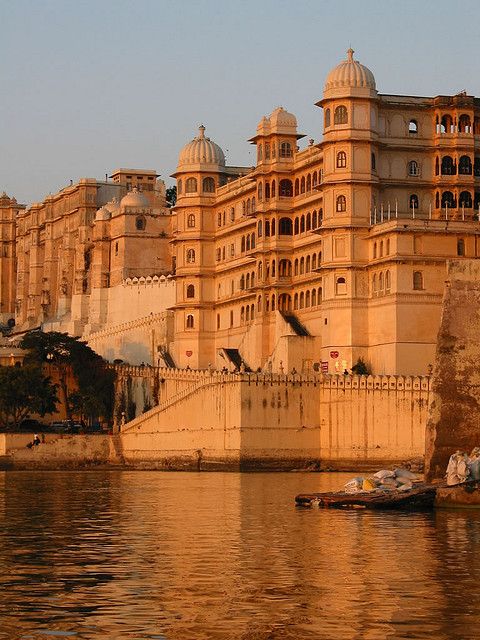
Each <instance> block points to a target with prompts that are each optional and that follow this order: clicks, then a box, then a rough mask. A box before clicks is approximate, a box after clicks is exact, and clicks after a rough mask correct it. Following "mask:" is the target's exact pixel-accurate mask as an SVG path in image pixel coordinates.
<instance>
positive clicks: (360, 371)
mask: <svg viewBox="0 0 480 640" xmlns="http://www.w3.org/2000/svg"><path fill="white" fill-rule="evenodd" d="M352 373H353V374H355V375H357V376H369V375H370V371H369V368H368V366H367V364H366V363H365V361H364V359H363V358H359V359H358V360H357V362H356V363H355V364H354V365H353V367H352Z"/></svg>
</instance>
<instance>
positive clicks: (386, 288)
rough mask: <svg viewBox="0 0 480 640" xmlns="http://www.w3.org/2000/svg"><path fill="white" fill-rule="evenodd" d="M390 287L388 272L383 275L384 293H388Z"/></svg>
mask: <svg viewBox="0 0 480 640" xmlns="http://www.w3.org/2000/svg"><path fill="white" fill-rule="evenodd" d="M391 286H392V281H391V276H390V271H387V272H386V273H385V293H390V289H391Z"/></svg>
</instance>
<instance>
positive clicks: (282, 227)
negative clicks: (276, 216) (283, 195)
mask: <svg viewBox="0 0 480 640" xmlns="http://www.w3.org/2000/svg"><path fill="white" fill-rule="evenodd" d="M278 234H279V235H280V236H291V235H293V228H292V221H291V220H290V218H280V222H279V223H278Z"/></svg>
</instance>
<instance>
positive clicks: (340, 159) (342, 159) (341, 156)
mask: <svg viewBox="0 0 480 640" xmlns="http://www.w3.org/2000/svg"><path fill="white" fill-rule="evenodd" d="M346 166H347V154H346V153H345V151H339V152H338V153H337V167H338V168H339V169H345V167H346Z"/></svg>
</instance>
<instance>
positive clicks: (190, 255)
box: [187, 249, 195, 264]
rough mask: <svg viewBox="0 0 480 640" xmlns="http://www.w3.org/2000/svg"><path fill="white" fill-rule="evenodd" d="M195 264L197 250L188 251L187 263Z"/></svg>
mask: <svg viewBox="0 0 480 640" xmlns="http://www.w3.org/2000/svg"><path fill="white" fill-rule="evenodd" d="M194 262H195V249H188V251H187V263H188V264H193V263H194Z"/></svg>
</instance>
